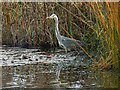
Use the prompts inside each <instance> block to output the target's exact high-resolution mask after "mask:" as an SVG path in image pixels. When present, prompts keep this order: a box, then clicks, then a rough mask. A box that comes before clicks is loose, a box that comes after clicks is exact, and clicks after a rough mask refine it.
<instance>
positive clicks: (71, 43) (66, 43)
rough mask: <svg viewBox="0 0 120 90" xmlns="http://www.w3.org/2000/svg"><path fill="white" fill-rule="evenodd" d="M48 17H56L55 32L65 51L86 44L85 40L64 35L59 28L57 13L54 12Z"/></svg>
mask: <svg viewBox="0 0 120 90" xmlns="http://www.w3.org/2000/svg"><path fill="white" fill-rule="evenodd" d="M47 19H54V21H55V34H56V37H57V40H58V44H59V46H60V47H61V48H64V49H65V51H66V52H67V51H70V50H76V49H80V46H84V42H82V41H79V40H75V39H72V38H68V37H65V36H62V35H61V34H60V31H59V28H58V17H57V15H56V14H52V15H51V16H49V17H47Z"/></svg>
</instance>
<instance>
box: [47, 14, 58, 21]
mask: <svg viewBox="0 0 120 90" xmlns="http://www.w3.org/2000/svg"><path fill="white" fill-rule="evenodd" d="M48 18H50V19H55V20H56V19H58V17H57V15H56V14H52V15H51V16H49V17H47V19H48Z"/></svg>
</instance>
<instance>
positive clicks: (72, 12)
mask: <svg viewBox="0 0 120 90" xmlns="http://www.w3.org/2000/svg"><path fill="white" fill-rule="evenodd" d="M118 7H119V3H118V2H111V3H110V2H101V3H98V2H92V3H89V2H88V3H86V2H81V3H68V2H66V3H61V2H57V3H40V2H34V3H33V2H31V3H28V2H18V3H8V2H4V3H2V44H6V45H10V46H21V47H26V48H33V47H34V48H44V49H46V48H56V47H57V46H58V43H57V39H56V36H55V31H54V22H53V21H49V20H46V17H47V16H49V15H51V14H52V13H55V14H57V15H58V16H59V29H60V32H61V33H62V35H64V36H68V37H72V38H75V39H78V40H82V41H84V42H85V43H86V46H85V48H83V50H84V51H85V53H86V54H87V55H88V56H89V57H90V58H91V59H92V61H93V62H94V64H93V65H92V66H93V67H96V69H109V68H111V67H112V68H118V67H119V66H120V61H119V60H120V31H119V27H118V26H119V25H118V24H119V22H118V20H119V19H120V16H119V15H118Z"/></svg>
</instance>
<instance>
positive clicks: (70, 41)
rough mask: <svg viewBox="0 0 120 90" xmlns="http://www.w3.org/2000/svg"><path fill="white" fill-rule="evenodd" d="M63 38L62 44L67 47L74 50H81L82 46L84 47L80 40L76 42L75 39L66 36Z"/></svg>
mask: <svg viewBox="0 0 120 90" xmlns="http://www.w3.org/2000/svg"><path fill="white" fill-rule="evenodd" d="M61 38H62V43H63V45H64V46H65V47H67V48H69V49H72V48H80V46H84V45H85V44H84V42H82V41H79V40H75V39H71V38H68V37H65V36H61Z"/></svg>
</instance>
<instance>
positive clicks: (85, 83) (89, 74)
mask: <svg viewBox="0 0 120 90" xmlns="http://www.w3.org/2000/svg"><path fill="white" fill-rule="evenodd" d="M0 53H1V55H0V63H1V65H2V88H3V89H7V88H8V89H10V88H81V89H82V88H118V87H119V85H120V84H119V83H120V81H119V77H118V73H117V72H112V71H91V70H90V69H89V65H90V64H91V60H90V59H89V58H88V57H87V56H86V55H85V54H84V52H82V51H80V52H79V53H78V52H75V51H72V52H68V53H65V52H64V51H62V50H56V51H54V52H52V51H51V52H50V51H49V52H44V51H40V50H38V49H23V48H19V47H1V49H0ZM15 90H17V89H15ZM18 90H19V89H18Z"/></svg>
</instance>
